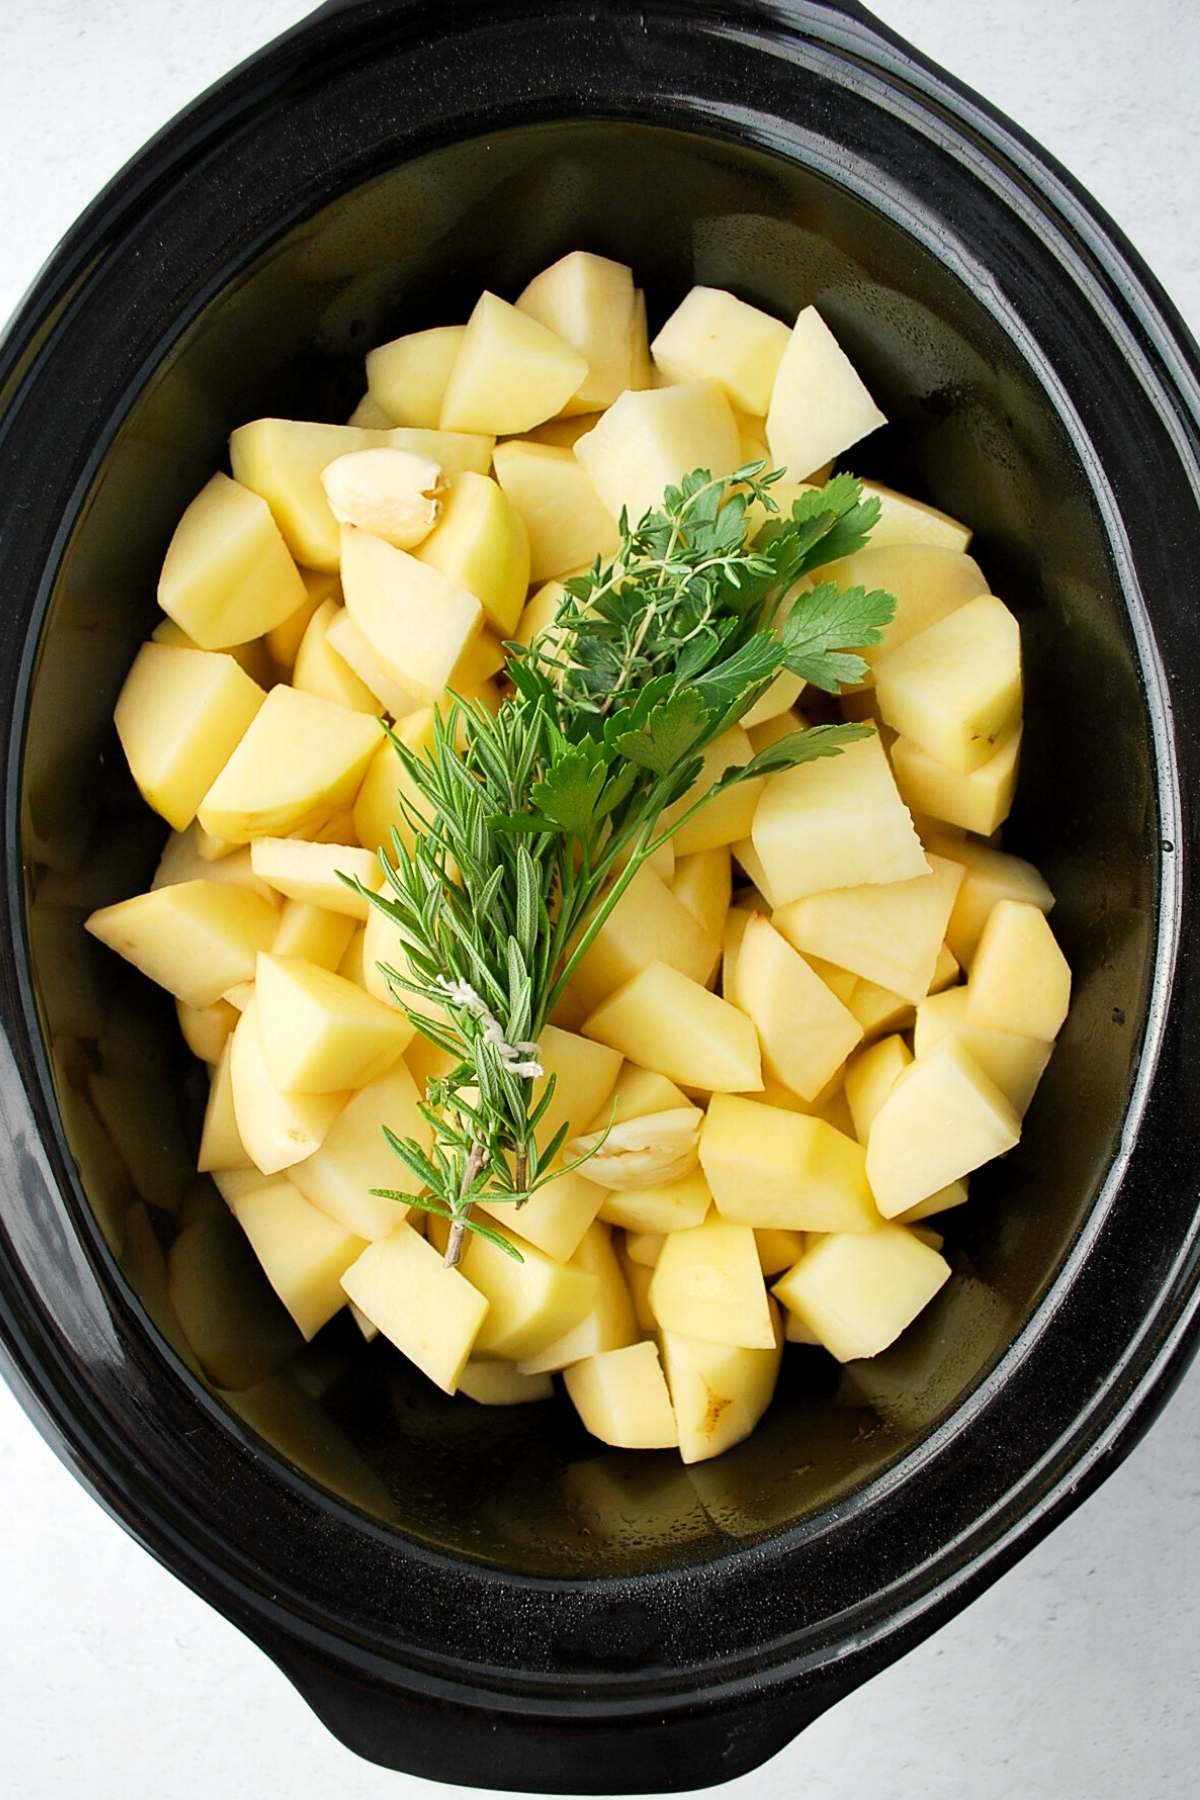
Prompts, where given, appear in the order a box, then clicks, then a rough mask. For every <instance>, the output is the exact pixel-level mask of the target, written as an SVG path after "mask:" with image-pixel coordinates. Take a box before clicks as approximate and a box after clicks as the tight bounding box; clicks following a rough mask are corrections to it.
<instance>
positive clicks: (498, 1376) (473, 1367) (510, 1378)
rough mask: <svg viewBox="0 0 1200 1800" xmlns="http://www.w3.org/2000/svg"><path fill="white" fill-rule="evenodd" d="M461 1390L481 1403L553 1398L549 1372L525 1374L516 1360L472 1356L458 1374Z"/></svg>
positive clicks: (524, 1402)
mask: <svg viewBox="0 0 1200 1800" xmlns="http://www.w3.org/2000/svg"><path fill="white" fill-rule="evenodd" d="M458 1391H459V1393H460V1394H465V1395H466V1396H467V1398H468V1400H474V1401H475V1402H476V1404H477V1405H479V1406H527V1405H528V1404H529V1403H530V1401H535V1400H549V1399H551V1398H552V1397H553V1394H554V1382H553V1380H552V1379H551V1377H550V1376H549V1375H522V1373H521V1371H520V1369H518V1368H516V1367H515V1365H514V1364H513V1363H507V1362H484V1361H483V1360H482V1358H481V1359H479V1360H475V1359H474V1358H472V1360H471V1361H470V1362H469V1363H468V1364H467V1366H466V1368H465V1369H464V1370H463V1372H462V1374H461V1375H460V1376H459V1378H458Z"/></svg>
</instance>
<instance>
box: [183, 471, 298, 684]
mask: <svg viewBox="0 0 1200 1800" xmlns="http://www.w3.org/2000/svg"><path fill="white" fill-rule="evenodd" d="M304 595H305V589H304V583H303V581H302V580H301V579H300V571H299V569H297V567H296V565H295V563H294V562H293V561H292V559H291V556H290V555H289V554H288V546H287V545H286V544H285V543H284V541H283V538H282V537H281V536H280V534H279V530H278V527H277V526H276V524H275V521H274V520H273V519H272V517H271V513H270V510H269V508H268V507H267V505H266V503H265V501H263V500H261V499H260V498H259V496H258V495H257V494H254V493H251V491H250V489H249V488H248V487H242V486H241V485H240V484H239V483H238V482H237V481H231V480H230V479H229V477H228V475H214V476H213V478H212V480H211V481H210V482H209V484H208V486H207V487H206V488H203V489H202V490H201V492H200V493H199V494H197V496H196V498H195V499H194V500H193V501H192V503H191V505H190V506H189V507H188V509H187V511H186V512H185V513H184V515H183V517H182V518H181V519H180V521H179V524H178V525H177V526H176V527H175V535H174V537H173V538H172V539H171V542H170V544H169V545H168V546H167V554H166V558H165V560H164V562H163V566H162V574H161V575H160V577H159V582H158V603H159V605H160V606H161V607H162V609H163V611H164V612H165V613H166V614H167V617H168V618H171V619H174V621H175V623H176V624H177V625H178V626H180V627H181V629H182V630H184V631H185V632H186V633H187V635H188V637H189V638H191V639H192V641H193V642H194V643H195V644H197V645H198V646H199V648H200V649H201V650H225V649H228V647H229V646H230V645H231V644H244V643H245V642H246V641H247V639H249V638H257V637H261V636H262V635H263V633H264V632H265V631H270V630H272V628H273V627H274V626H276V625H279V624H282V622H283V620H284V619H286V618H288V617H289V616H290V615H291V614H292V613H294V612H295V610H296V608H297V607H298V606H301V605H302V604H303V602H304Z"/></svg>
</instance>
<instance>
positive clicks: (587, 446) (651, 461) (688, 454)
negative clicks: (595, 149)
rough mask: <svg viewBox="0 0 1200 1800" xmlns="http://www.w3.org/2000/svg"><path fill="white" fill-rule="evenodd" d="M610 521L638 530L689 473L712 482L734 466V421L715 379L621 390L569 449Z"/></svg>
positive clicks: (737, 457) (736, 448) (736, 447)
mask: <svg viewBox="0 0 1200 1800" xmlns="http://www.w3.org/2000/svg"><path fill="white" fill-rule="evenodd" d="M575 454H576V456H577V457H578V458H579V460H580V462H581V463H582V464H583V466H584V468H585V469H586V470H587V472H588V474H589V475H590V476H591V478H592V482H593V485H594V486H595V489H596V492H597V493H598V494H599V496H600V499H601V501H602V503H603V504H604V506H606V507H607V509H608V511H609V512H610V513H611V514H612V516H613V518H614V519H619V518H620V516H621V512H622V510H625V511H627V512H628V514H629V519H630V523H631V524H634V525H636V524H637V523H638V522H639V521H640V520H641V519H642V518H643V516H644V515H645V514H646V513H648V512H656V511H658V509H659V508H660V507H661V506H662V499H663V490H664V489H665V488H668V487H673V486H677V485H678V483H679V482H680V481H681V480H682V479H683V477H684V476H685V475H689V474H690V473H691V472H692V470H693V469H707V470H708V472H709V474H710V475H712V476H713V477H714V479H716V478H717V477H719V476H722V475H731V474H732V473H733V471H734V469H736V468H737V467H738V463H739V460H740V454H741V450H740V445H739V442H738V433H737V424H736V422H735V420H734V417H733V413H732V411H731V409H730V406H729V402H728V401H727V400H726V398H725V395H724V394H723V392H722V391H721V389H720V388H719V387H718V386H717V384H716V382H714V381H692V382H685V383H684V384H683V385H682V386H680V387H670V388H652V389H649V390H647V391H645V392H642V393H633V392H629V393H625V394H622V395H621V397H620V399H619V400H617V401H616V402H615V403H614V404H613V405H612V406H610V407H609V409H608V411H607V412H606V413H604V414H602V415H601V417H600V420H599V422H598V423H597V424H596V426H595V427H594V429H593V430H591V431H589V432H588V433H587V435H586V436H585V437H581V438H580V439H579V442H578V443H577V444H576V446H575Z"/></svg>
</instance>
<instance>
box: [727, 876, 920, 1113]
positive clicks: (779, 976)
mask: <svg viewBox="0 0 1200 1800" xmlns="http://www.w3.org/2000/svg"><path fill="white" fill-rule="evenodd" d="M800 904H802V905H803V904H804V902H801V903H800ZM777 916H779V915H777ZM922 992H924V990H922ZM729 997H730V999H732V1000H733V1001H734V1003H735V1005H737V1006H739V1007H740V1008H741V1009H742V1011H743V1012H745V1013H748V1014H749V1016H750V1018H751V1019H752V1020H753V1021H754V1024H755V1026H756V1028H757V1030H758V1036H759V1042H760V1043H761V1045H762V1059H763V1067H764V1069H765V1070H766V1071H767V1073H768V1075H771V1076H773V1077H774V1078H775V1080H777V1081H781V1082H783V1084H784V1085H785V1086H786V1087H789V1088H791V1089H792V1091H793V1092H794V1093H797V1094H799V1095H800V1096H801V1098H802V1099H805V1100H812V1099H813V1098H814V1097H815V1096H816V1095H817V1094H819V1093H820V1091H821V1089H822V1088H823V1087H824V1086H825V1084H826V1083H827V1082H828V1081H829V1079H830V1077H831V1076H833V1075H834V1074H835V1073H836V1071H837V1070H838V1069H840V1068H841V1066H842V1064H843V1063H844V1062H845V1060H846V1058H847V1056H849V1054H850V1052H851V1050H853V1048H854V1046H855V1045H856V1044H857V1043H858V1041H859V1039H860V1038H861V1037H862V1027H861V1026H860V1025H859V1023H858V1021H857V1020H856V1019H855V1017H854V1016H853V1014H852V1013H850V1012H849V1011H848V1010H847V1009H846V1007H845V1006H844V1005H843V1004H842V1002H841V1001H840V1000H839V999H838V998H837V996H836V994H834V993H832V992H831V991H830V989H829V988H828V987H827V986H826V984H825V982H824V981H822V980H821V978H820V976H819V975H817V974H816V973H815V972H814V971H813V970H812V969H811V968H810V967H809V965H808V964H807V963H806V962H805V960H804V958H803V957H802V956H800V955H798V954H797V952H796V951H795V950H794V949H793V948H792V946H791V944H790V943H788V942H787V941H786V939H785V938H784V937H781V936H780V934H779V932H778V931H776V929H775V927H774V926H773V925H772V924H771V922H770V921H769V920H767V919H764V918H763V917H762V915H761V914H759V913H753V914H751V916H750V918H749V920H748V921H747V924H746V928H745V932H744V935H743V937H742V942H741V948H740V950H739V952H738V957H737V973H736V977H735V986H734V988H733V990H732V992H731V993H730V995H729Z"/></svg>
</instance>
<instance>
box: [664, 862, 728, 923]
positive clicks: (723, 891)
mask: <svg viewBox="0 0 1200 1800" xmlns="http://www.w3.org/2000/svg"><path fill="white" fill-rule="evenodd" d="M731 890H732V871H731V864H730V855H729V847H728V845H725V844H721V845H719V846H718V847H717V848H716V849H714V850H697V851H695V852H694V853H693V854H692V855H691V856H681V857H680V859H679V861H678V862H677V863H676V865H675V870H674V874H673V876H672V880H671V892H672V893H673V894H674V896H675V898H676V899H677V900H679V901H681V902H682V904H683V905H684V906H686V907H687V909H688V911H689V912H690V913H691V915H692V917H693V919H695V921H696V923H697V924H698V925H699V926H700V928H701V930H702V931H705V932H707V934H708V936H709V938H710V939H711V940H712V942H713V943H715V944H718V945H719V944H720V942H721V939H722V937H723V935H724V932H725V915H726V913H727V912H728V911H729V899H730V893H731Z"/></svg>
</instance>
